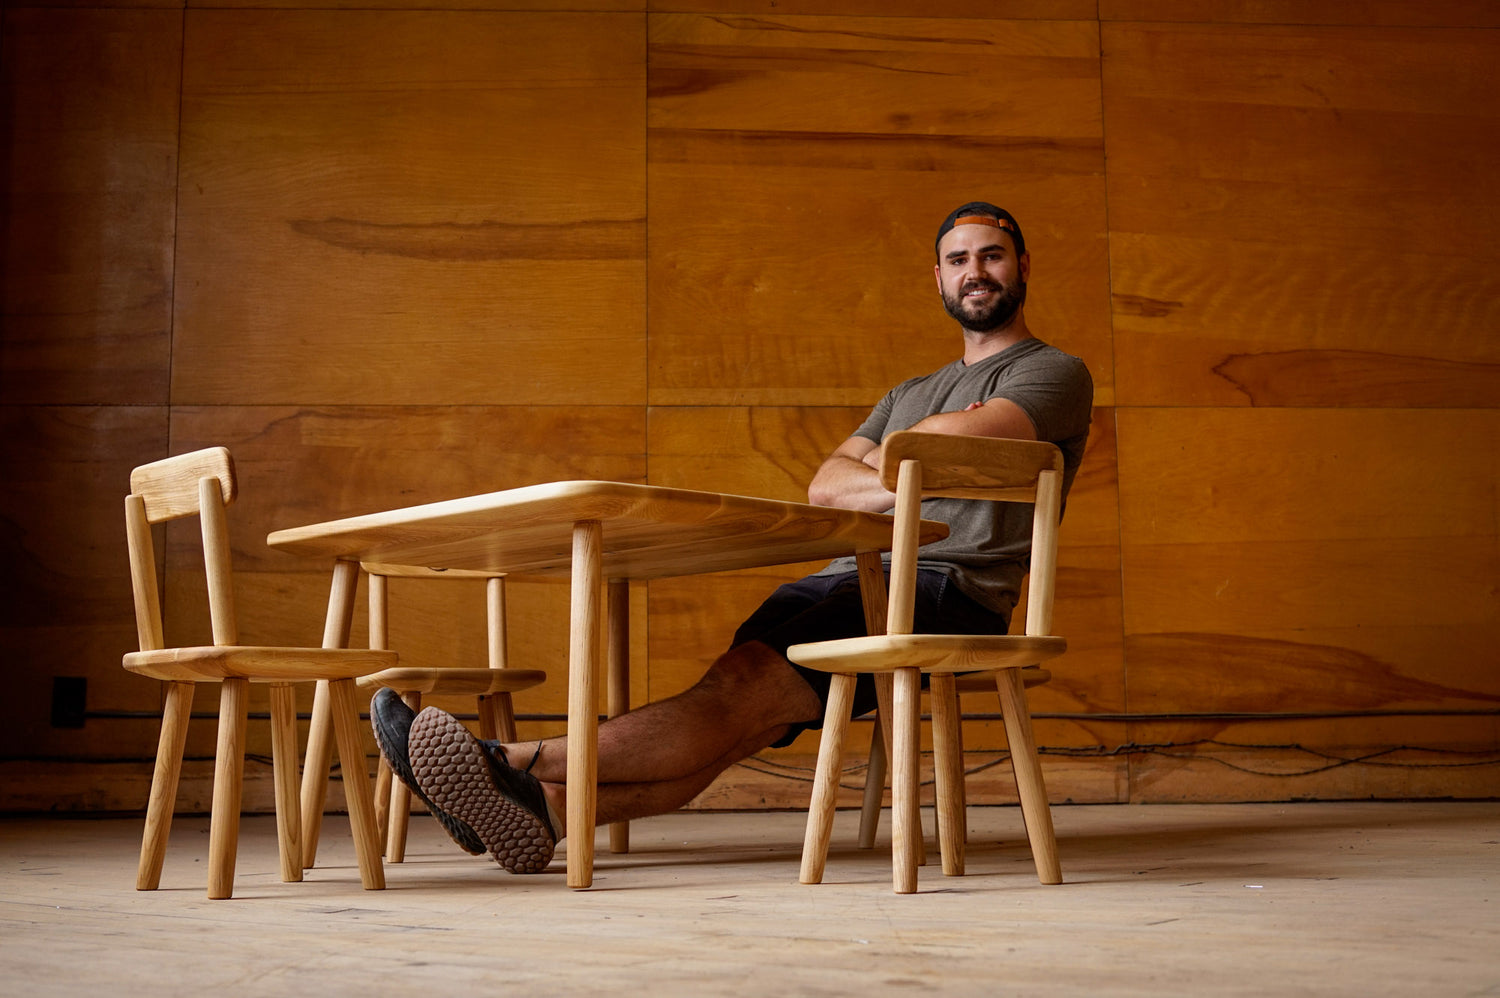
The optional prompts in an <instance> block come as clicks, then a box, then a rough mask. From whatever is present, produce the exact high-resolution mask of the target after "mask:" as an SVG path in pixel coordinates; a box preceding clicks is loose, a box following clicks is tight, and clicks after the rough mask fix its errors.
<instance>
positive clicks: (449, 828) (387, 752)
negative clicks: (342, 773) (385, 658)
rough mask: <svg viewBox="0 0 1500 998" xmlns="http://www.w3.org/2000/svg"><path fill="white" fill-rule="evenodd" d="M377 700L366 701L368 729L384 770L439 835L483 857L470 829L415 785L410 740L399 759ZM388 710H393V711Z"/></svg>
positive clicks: (482, 848)
mask: <svg viewBox="0 0 1500 998" xmlns="http://www.w3.org/2000/svg"><path fill="white" fill-rule="evenodd" d="M381 699H382V698H381V697H380V696H379V695H378V694H377V695H376V696H375V697H374V698H373V699H372V700H371V701H370V728H371V730H373V731H374V732H375V744H376V746H377V747H378V748H379V749H380V756H381V758H382V759H384V760H385V764H386V765H387V766H389V767H391V773H392V774H394V775H395V777H396V779H398V780H400V781H401V782H402V784H404V785H405V787H406V788H407V789H408V790H410V791H411V792H412V793H413V794H415V795H416V798H417V800H419V801H421V802H422V804H423V806H425V807H426V808H427V810H429V811H431V812H432V816H433V817H434V818H436V819H437V821H438V824H439V825H441V826H442V828H443V831H445V832H447V833H448V837H449V838H451V839H452V840H453V841H454V842H456V843H458V847H459V848H460V849H462V850H463V851H464V852H466V853H468V854H469V855H471V856H480V855H483V853H484V851H485V845H484V843H483V842H481V841H480V840H479V836H478V835H476V834H474V829H472V828H470V827H469V826H468V825H466V824H464V823H463V822H462V821H460V820H459V819H457V818H455V817H453V815H451V814H448V813H446V812H444V811H443V810H441V809H440V808H438V807H437V806H436V805H435V804H433V803H432V801H430V800H428V799H427V795H426V794H424V793H423V792H422V788H421V787H420V786H418V785H417V780H416V777H415V776H414V775H413V773H412V771H411V760H410V755H411V736H410V734H409V733H408V735H407V744H406V753H405V756H404V757H403V754H402V752H401V748H400V746H398V745H397V744H396V737H395V735H394V734H391V733H389V732H387V731H386V728H387V727H388V726H389V727H395V722H394V720H393V719H392V718H391V717H390V716H389V714H388V712H387V710H388V708H386V707H385V705H384V704H382V703H381ZM394 699H395V700H396V702H397V703H400V704H401V706H402V707H403V708H406V709H407V710H410V709H411V708H409V707H406V704H404V703H401V700H400V698H399V697H396V698H394ZM389 709H394V707H392V708H389ZM408 731H409V728H408Z"/></svg>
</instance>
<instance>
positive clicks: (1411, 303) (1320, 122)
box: [1103, 24, 1500, 407]
mask: <svg viewBox="0 0 1500 998" xmlns="http://www.w3.org/2000/svg"><path fill="white" fill-rule="evenodd" d="M1103 40H1104V52H1105V63H1104V74H1105V113H1106V115H1107V116H1108V118H1109V121H1110V126H1111V127H1110V128H1109V130H1108V136H1109V141H1108V152H1109V164H1110V174H1109V189H1110V248H1111V264H1112V269H1111V275H1112V281H1113V291H1114V301H1115V333H1116V339H1117V345H1116V355H1117V365H1118V372H1119V374H1118V377H1119V399H1120V401H1121V402H1122V403H1123V404H1130V405H1182V404H1188V405H1258V406H1266V405H1338V406H1391V405H1396V406H1408V405H1415V406H1454V407H1473V406H1493V405H1495V404H1497V402H1500V347H1497V346H1496V338H1495V337H1494V336H1493V335H1491V334H1490V331H1491V330H1493V329H1495V328H1496V327H1497V325H1500V284H1497V282H1496V278H1495V271H1496V264H1497V262H1500V252H1497V250H1496V249H1495V246H1494V240H1493V238H1492V234H1493V231H1494V228H1495V225H1496V223H1497V222H1500V182H1497V180H1496V178H1495V171H1494V170H1492V169H1491V168H1490V166H1491V165H1492V164H1493V163H1494V162H1495V161H1496V157H1497V155H1500V130H1497V128H1496V127H1495V126H1496V104H1495V101H1494V99H1493V97H1494V94H1493V90H1494V87H1493V78H1492V77H1493V73H1492V69H1491V67H1493V66H1494V64H1495V62H1496V60H1497V58H1500V35H1497V34H1496V33H1494V32H1457V31H1446V30H1444V31H1439V30H1432V31H1420V30H1407V29H1388V30H1383V29H1342V28H1326V29H1302V28H1269V27H1267V28H1261V27H1235V28H1228V27H1222V26H1212V25H1210V26H1178V25H1171V26H1162V25H1115V24H1106V25H1104V26H1103Z"/></svg>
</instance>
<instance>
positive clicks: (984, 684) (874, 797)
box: [859, 598, 1052, 863]
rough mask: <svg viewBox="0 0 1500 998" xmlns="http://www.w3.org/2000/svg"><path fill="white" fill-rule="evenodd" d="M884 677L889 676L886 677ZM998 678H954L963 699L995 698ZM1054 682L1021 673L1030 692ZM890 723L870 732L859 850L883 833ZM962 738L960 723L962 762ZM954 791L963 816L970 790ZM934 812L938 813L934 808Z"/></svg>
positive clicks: (1033, 671)
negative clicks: (968, 695)
mask: <svg viewBox="0 0 1500 998" xmlns="http://www.w3.org/2000/svg"><path fill="white" fill-rule="evenodd" d="M1024 604H1025V600H1024V598H1023V600H1022V604H1021V605H1019V606H1017V608H1016V613H1017V615H1018V616H1023V612H1024ZM1023 619H1024V616H1023ZM885 678H889V677H888V676H887V677H885ZM997 678H998V677H997V676H996V675H995V674H994V673H993V672H970V673H965V674H964V675H962V676H955V677H954V681H953V685H954V690H955V692H957V693H958V695H959V697H960V698H961V697H963V695H964V694H966V693H979V694H983V693H988V694H990V695H994V693H995V690H996V686H995V682H996V680H997ZM1051 681H1052V673H1051V672H1049V671H1048V670H1046V669H1043V668H1042V667H1041V666H1039V665H1029V666H1027V667H1026V668H1024V669H1022V670H1021V682H1022V685H1024V686H1025V688H1026V689H1028V690H1029V689H1031V688H1032V687H1033V686H1043V685H1045V684H1047V683H1049V682H1051ZM884 699H887V701H888V697H887V698H884ZM959 702H960V708H959V718H960V720H962V718H963V709H962V700H960V701H959ZM889 720H890V716H889V714H886V713H883V712H882V713H880V714H879V715H878V716H877V718H876V721H877V724H876V727H875V730H874V731H873V732H872V733H871V736H870V754H869V758H868V761H867V762H866V764H865V790H864V797H863V798H862V800H861V802H860V808H859V847H860V848H861V849H873V848H875V836H876V834H877V833H878V832H879V831H880V809H881V804H882V802H883V800H884V797H885V789H886V776H887V775H888V762H889V759H890V756H889V754H888V753H887V752H886V750H885V745H886V742H887V741H888V740H889V738H890V736H889V735H888V734H886V733H885V731H884V729H885V728H886V727H889ZM962 735H963V725H962V724H960V725H959V744H958V748H957V751H958V757H959V759H960V761H962V759H963V739H962ZM954 790H955V792H956V793H957V794H958V796H959V800H960V802H961V803H960V805H959V808H958V810H959V812H960V813H962V812H963V811H964V810H965V809H966V807H967V804H966V802H967V799H968V795H967V791H966V789H965V781H964V780H963V779H960V780H959V782H958V785H957V786H956V787H955V788H954ZM933 809H934V810H936V806H935V805H934V808H933ZM922 852H923V850H920V849H919V856H921V854H922ZM922 862H923V863H925V859H923V860H922Z"/></svg>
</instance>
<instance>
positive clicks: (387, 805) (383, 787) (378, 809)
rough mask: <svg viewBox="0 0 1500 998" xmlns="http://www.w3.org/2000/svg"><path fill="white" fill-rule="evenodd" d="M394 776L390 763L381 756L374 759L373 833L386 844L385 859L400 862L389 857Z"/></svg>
mask: <svg viewBox="0 0 1500 998" xmlns="http://www.w3.org/2000/svg"><path fill="white" fill-rule="evenodd" d="M394 782H395V777H394V775H393V774H392V773H391V767H390V764H389V763H387V762H386V761H385V757H384V756H381V757H379V758H378V759H376V761H375V834H376V836H377V837H378V838H379V839H380V841H382V842H384V843H386V844H387V848H386V852H387V855H386V861H387V862H393V863H396V862H400V860H393V859H391V858H390V855H389V852H390V848H389V845H390V840H391V837H390V832H391V784H392V783H394Z"/></svg>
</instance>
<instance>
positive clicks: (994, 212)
mask: <svg viewBox="0 0 1500 998" xmlns="http://www.w3.org/2000/svg"><path fill="white" fill-rule="evenodd" d="M955 225H988V226H990V227H991V228H995V229H1004V230H1005V231H1006V232H1009V233H1010V237H1011V238H1012V239H1014V240H1015V243H1016V256H1020V255H1021V254H1022V253H1025V252H1026V237H1025V236H1023V235H1021V226H1020V223H1018V222H1017V221H1016V220H1015V217H1014V216H1013V215H1011V213H1010V212H1008V211H1006V210H1005V209H1004V208H996V207H995V206H994V205H992V204H990V203H989V202H988V201H970V202H969V203H968V204H966V205H963V206H961V207H958V208H954V209H953V211H952V212H950V213H949V214H948V217H947V218H945V219H943V224H942V225H940V226H938V234H937V239H935V240H934V241H933V243H932V249H933V252H937V249H938V247H939V246H940V245H941V244H942V242H943V237H944V236H946V235H947V234H948V233H949V232H952V231H953V227H954V226H955Z"/></svg>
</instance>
